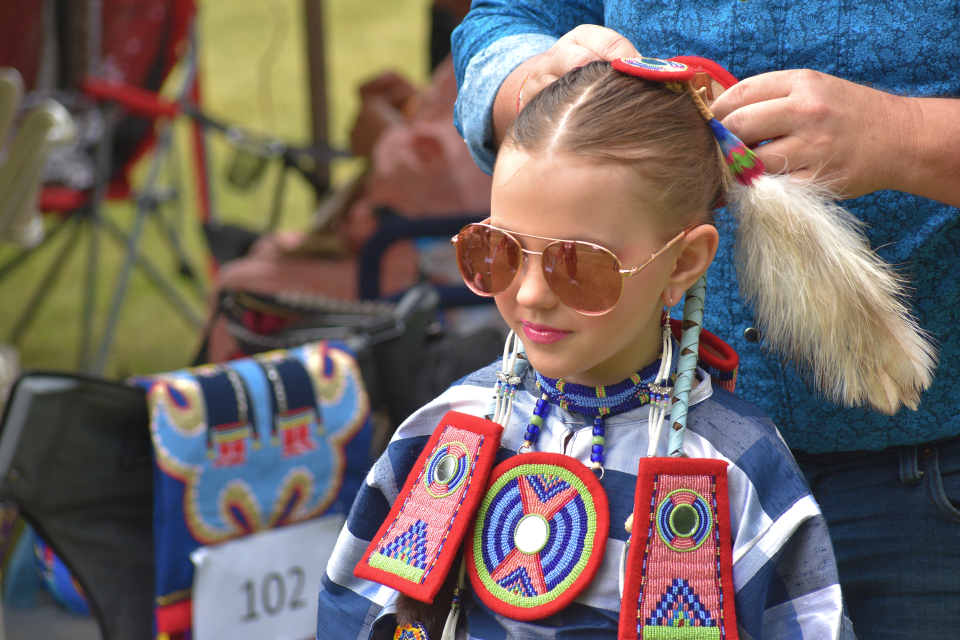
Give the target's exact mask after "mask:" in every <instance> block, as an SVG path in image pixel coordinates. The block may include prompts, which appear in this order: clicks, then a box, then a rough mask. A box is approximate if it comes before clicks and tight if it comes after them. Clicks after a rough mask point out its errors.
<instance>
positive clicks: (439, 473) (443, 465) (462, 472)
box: [423, 442, 470, 498]
mask: <svg viewBox="0 0 960 640" xmlns="http://www.w3.org/2000/svg"><path fill="white" fill-rule="evenodd" d="M426 466H427V472H426V473H425V474H423V484H424V485H426V487H427V491H428V492H429V493H430V495H431V496H433V497H434V498H444V497H446V496H448V495H450V494H451V493H453V492H454V491H456V490H457V489H459V488H460V485H461V484H463V481H464V479H465V478H466V477H467V472H468V471H469V470H470V452H469V451H467V448H466V447H465V446H464V445H462V444H460V443H459V442H449V443H447V444H446V445H445V446H443V447H441V448H440V449H438V450H437V451H436V452H435V453H434V454H433V455H432V456H430V459H429V460H428V461H427V465H426Z"/></svg>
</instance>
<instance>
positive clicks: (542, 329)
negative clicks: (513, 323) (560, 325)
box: [520, 321, 571, 344]
mask: <svg viewBox="0 0 960 640" xmlns="http://www.w3.org/2000/svg"><path fill="white" fill-rule="evenodd" d="M520 324H522V325H523V333H524V334H525V335H526V336H527V337H528V338H530V339H531V340H533V341H534V342H536V343H537V344H553V343H554V342H557V341H558V340H563V339H564V338H566V337H567V336H568V335H570V333H571V332H570V331H563V330H561V329H554V328H553V327H548V326H546V325H542V324H534V323H532V322H523V321H521V323H520Z"/></svg>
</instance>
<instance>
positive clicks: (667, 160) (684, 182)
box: [503, 62, 727, 233]
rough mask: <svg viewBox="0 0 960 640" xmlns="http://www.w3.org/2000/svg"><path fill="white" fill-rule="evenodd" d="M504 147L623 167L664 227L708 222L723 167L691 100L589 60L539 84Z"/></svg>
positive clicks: (721, 188)
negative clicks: (635, 174)
mask: <svg viewBox="0 0 960 640" xmlns="http://www.w3.org/2000/svg"><path fill="white" fill-rule="evenodd" d="M503 144H504V145H505V146H507V147H511V148H515V149H518V150H522V151H524V152H526V153H528V154H531V155H545V154H548V153H557V152H559V153H566V154H570V155H572V156H574V157H576V158H579V159H582V160H584V161H587V162H592V163H598V164H604V163H612V164H618V165H627V166H630V167H632V168H634V169H636V171H637V172H638V174H639V175H640V177H641V178H642V179H643V180H644V183H645V184H644V185H643V186H644V187H651V186H652V187H653V188H652V189H649V188H647V189H645V190H644V193H643V195H644V198H646V199H648V201H651V204H653V205H654V206H655V208H656V209H658V210H659V211H661V212H662V215H663V219H662V220H661V222H662V223H663V224H664V225H665V226H666V227H667V229H665V231H666V232H667V233H669V232H674V233H675V232H678V231H679V230H680V229H684V228H689V227H691V226H695V225H696V224H702V223H704V222H712V221H713V209H714V207H715V206H716V204H717V203H718V202H720V201H721V200H722V198H723V194H724V191H725V185H726V183H727V169H726V167H725V166H724V164H723V159H722V157H721V156H720V152H719V149H718V147H717V142H716V139H715V138H714V137H713V134H712V132H711V131H710V127H709V125H708V124H707V123H706V121H705V120H704V119H703V116H702V115H701V114H700V111H699V110H698V109H697V106H696V105H695V104H694V102H693V100H692V99H691V97H690V96H689V95H688V94H686V93H685V92H681V93H677V92H674V91H671V90H670V89H667V88H666V87H665V86H664V85H663V84H662V83H657V82H648V81H646V80H642V79H640V78H635V77H632V76H628V75H625V74H623V73H620V72H619V71H616V70H615V69H613V67H611V66H610V63H608V62H592V63H590V64H588V65H586V66H585V67H581V68H578V69H574V70H572V71H570V72H569V73H567V74H566V75H564V76H563V77H562V78H560V79H559V80H557V81H556V82H553V83H552V84H550V85H548V86H547V87H545V88H544V89H543V90H542V91H541V92H540V93H539V94H537V95H536V96H535V97H534V98H533V99H532V100H531V101H530V102H529V104H527V105H526V106H525V107H524V109H523V111H521V112H520V114H519V115H518V116H517V118H516V120H514V122H513V124H512V125H511V126H510V128H509V129H508V131H507V134H506V136H505V139H504V142H503Z"/></svg>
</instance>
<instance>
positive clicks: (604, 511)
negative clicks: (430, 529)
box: [464, 453, 610, 621]
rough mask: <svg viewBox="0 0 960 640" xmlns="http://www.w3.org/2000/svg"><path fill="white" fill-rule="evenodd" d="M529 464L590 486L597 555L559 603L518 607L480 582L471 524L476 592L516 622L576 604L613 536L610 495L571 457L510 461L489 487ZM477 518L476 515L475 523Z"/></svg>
mask: <svg viewBox="0 0 960 640" xmlns="http://www.w3.org/2000/svg"><path fill="white" fill-rule="evenodd" d="M525 464H551V465H555V466H558V467H563V468H564V469H566V470H568V471H570V472H571V473H573V474H574V475H576V476H577V477H578V478H579V479H580V480H581V482H583V484H584V485H586V487H587V491H589V492H590V495H591V496H592V497H593V501H594V505H595V506H596V510H597V530H596V533H595V535H594V552H593V553H592V554H591V555H590V558H589V559H588V560H587V566H586V567H584V568H583V572H582V573H581V574H580V576H579V577H578V578H577V579H576V580H574V581H573V584H571V585H570V586H569V587H567V589H566V590H565V591H564V592H563V593H561V594H560V595H559V596H558V597H557V599H556V600H554V601H552V602H549V603H547V604H542V605H540V606H537V607H518V606H516V605H512V604H507V603H505V602H501V601H500V600H497V598H496V597H495V596H494V595H493V594H492V593H490V592H489V591H487V588H486V585H484V584H483V581H482V580H481V579H480V575H479V574H478V573H477V566H476V563H475V561H474V557H473V552H472V550H473V544H474V532H475V531H476V526H475V522H473V523H471V526H470V535H469V536H468V537H467V552H466V553H465V554H464V555H465V556H466V558H467V572H468V573H469V574H470V583H471V584H472V585H473V592H474V593H475V594H477V595H478V596H479V597H480V599H481V600H483V603H484V604H485V605H487V606H488V607H490V609H492V610H493V611H495V612H497V613H499V614H501V615H504V616H507V617H508V618H510V619H512V620H524V621H527V620H540V619H541V618H546V617H547V616H552V615H553V614H555V613H557V612H559V611H560V610H561V609H563V608H564V607H566V606H567V605H569V604H570V603H571V602H573V601H574V600H575V599H576V597H577V596H578V595H580V593H581V592H582V591H583V590H584V589H586V588H587V587H588V586H590V583H591V582H593V578H594V576H595V575H596V573H597V570H598V569H599V568H600V564H601V563H602V562H603V554H604V553H605V552H606V550H607V536H608V535H609V533H610V506H609V503H608V502H607V493H606V491H604V490H603V486H602V485H601V484H600V481H599V480H597V477H596V476H595V475H594V474H593V471H591V470H590V469H589V468H588V467H587V466H586V465H584V464H583V463H582V462H580V461H579V460H577V459H576V458H571V457H570V456H565V455H562V454H559V453H524V454H520V455H517V456H514V457H512V458H510V459H509V460H506V461H505V462H502V463H500V464H499V465H497V468H496V469H494V470H493V473H491V474H490V481H489V482H488V483H487V484H488V490H489V487H492V486H493V484H494V483H495V482H496V481H497V479H498V478H499V477H500V476H502V475H503V474H504V473H506V472H507V471H510V470H511V469H513V468H515V467H518V466H520V465H525ZM475 520H476V515H474V521H475Z"/></svg>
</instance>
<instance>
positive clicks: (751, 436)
mask: <svg viewBox="0 0 960 640" xmlns="http://www.w3.org/2000/svg"><path fill="white" fill-rule="evenodd" d="M498 369H499V366H495V365H491V366H490V367H487V368H485V369H482V370H480V371H478V372H476V373H474V374H471V375H470V376H467V377H466V378H464V379H463V380H461V381H459V382H458V383H456V384H455V385H454V386H453V387H451V388H450V389H449V390H447V391H446V392H445V393H444V394H443V395H441V396H440V397H439V398H437V399H436V400H434V401H433V402H431V403H430V404H428V405H427V406H425V407H423V408H422V409H420V410H419V411H418V412H417V413H415V414H414V415H412V416H411V417H410V418H409V419H408V420H407V421H406V422H404V423H403V425H401V427H400V429H399V430H398V431H397V433H396V435H395V436H394V438H393V440H392V441H391V443H390V445H389V446H388V448H387V451H386V453H384V454H383V456H381V458H380V459H379V460H378V461H377V463H376V464H375V465H374V467H373V469H371V471H370V473H369V474H368V475H367V481H366V484H365V485H364V486H363V487H362V488H361V490H360V493H359V494H358V496H357V499H356V502H355V503H354V505H353V509H352V510H351V512H350V516H349V518H348V519H347V524H346V526H345V527H344V528H343V531H342V532H341V534H340V538H339V540H338V541H337V545H336V548H335V550H334V552H333V555H332V557H331V559H330V563H329V565H328V566H327V572H326V574H325V575H324V578H323V582H322V586H321V589H320V605H319V611H318V615H317V638H318V640H330V639H345V638H351V639H352V638H363V639H366V638H371V637H377V638H379V637H388V638H392V637H393V635H392V634H393V631H394V624H395V623H394V622H393V616H392V615H391V614H392V613H393V611H394V604H393V603H394V599H395V596H396V592H395V591H394V590H393V589H390V588H388V587H384V586H381V585H379V584H376V583H373V582H368V581H366V580H361V579H358V578H355V577H354V575H353V569H354V567H355V566H356V565H357V563H358V562H359V561H360V558H361V557H362V555H363V553H364V551H365V550H366V548H367V545H368V544H370V541H371V540H372V539H373V537H374V536H375V535H376V533H377V531H378V529H379V527H380V525H381V524H382V523H383V521H384V520H385V519H386V517H387V514H388V513H389V511H390V508H391V505H392V504H393V502H394V500H396V498H397V495H398V494H399V492H400V489H401V488H402V487H403V483H404V482H405V480H406V477H407V475H408V474H409V473H410V471H411V469H412V468H413V465H414V464H415V462H416V460H417V457H418V456H419V455H420V453H421V451H422V450H423V447H424V446H425V445H426V442H427V440H428V439H429V437H430V435H431V434H432V433H433V430H434V428H435V427H436V426H437V424H438V423H439V422H440V419H441V418H442V417H443V415H444V414H445V413H446V412H447V411H450V410H454V411H460V412H463V413H468V414H472V415H481V414H482V413H483V411H484V409H485V407H486V406H487V403H488V402H489V400H490V398H491V395H492V390H493V387H494V384H495V382H496V378H495V372H496V371H497V370H498ZM699 373H700V378H701V382H700V383H699V384H698V385H697V387H696V388H695V389H694V390H693V391H692V392H691V396H690V400H691V409H690V414H689V423H688V429H687V436H686V442H685V445H684V451H685V452H686V453H687V454H688V455H689V456H690V457H698V458H715V459H721V460H725V461H726V462H727V463H728V465H729V466H728V473H729V476H728V478H729V488H730V520H731V527H732V534H733V535H732V541H733V581H734V589H735V592H736V598H735V599H736V609H737V623H738V624H739V632H740V638H741V639H742V640H760V639H761V638H763V640H769V639H775V638H782V639H787V638H789V639H797V640H800V639H804V640H830V639H833V638H844V639H850V638H853V637H854V636H853V632H852V630H851V628H850V623H849V621H848V620H847V618H846V616H845V615H844V613H843V599H842V597H841V593H840V586H839V584H838V580H837V568H836V561H835V559H834V556H833V547H832V546H831V544H830V539H829V537H828V535H827V529H826V524H825V523H824V520H823V517H822V516H821V514H820V509H819V507H818V506H817V503H816V502H815V501H814V499H813V497H812V496H811V495H810V490H809V489H808V487H807V485H806V483H805V482H804V480H803V476H802V475H801V473H800V471H799V469H798V468H797V465H796V463H795V462H794V461H793V458H792V456H791V455H790V452H789V451H788V449H787V447H786V445H785V444H784V443H783V441H782V440H781V439H780V436H779V434H778V433H777V430H776V428H775V427H774V426H773V423H771V422H770V420H769V419H768V418H767V417H766V416H765V415H764V414H763V412H762V411H761V410H760V409H758V408H757V407H756V406H754V405H752V404H750V403H748V402H745V401H744V400H741V399H740V398H738V397H736V396H734V395H732V394H730V393H727V392H726V391H724V390H722V389H719V388H713V387H712V385H711V382H710V378H709V377H707V376H706V375H705V374H704V372H703V371H700V372H699ZM538 397H539V393H538V392H537V390H536V387H535V382H534V376H533V372H532V371H528V372H527V374H526V375H525V376H524V382H523V388H522V389H520V390H518V392H517V397H516V402H515V405H514V410H513V416H512V418H511V420H510V423H509V425H507V427H506V429H505V430H504V433H503V438H502V441H501V448H500V451H499V454H498V456H497V462H498V463H499V462H502V461H503V460H506V459H507V458H510V457H512V456H514V455H517V454H516V451H517V449H518V448H519V447H520V445H521V444H522V443H523V434H524V433H525V431H526V424H527V418H529V416H530V415H531V414H532V413H533V408H534V403H535V402H536V399H537V398H538ZM647 415H648V409H647V407H645V406H644V407H640V408H638V409H633V410H631V411H628V412H626V413H623V414H620V415H616V416H611V417H607V418H606V419H605V421H604V422H605V427H606V436H605V439H606V443H605V450H604V460H605V473H604V476H603V479H602V480H601V485H602V486H603V488H604V490H605V491H606V494H607V498H608V500H609V504H610V536H609V539H608V540H607V548H606V553H605V555H604V560H603V564H602V565H601V567H600V570H599V571H598V572H597V575H596V577H595V578H594V580H593V583H592V584H591V585H590V586H589V587H588V588H587V589H586V590H584V592H583V593H581V594H580V596H579V597H578V598H577V599H576V601H575V602H574V604H572V605H571V606H569V607H567V608H566V609H564V610H563V611H562V612H561V613H559V614H557V615H554V616H551V617H549V618H546V619H544V620H539V621H535V622H518V621H515V620H511V619H509V618H506V617H504V616H502V615H499V614H496V613H494V612H493V611H491V610H490V609H489V608H487V607H486V606H484V604H483V603H482V602H480V601H479V599H477V598H473V597H471V596H470V595H469V593H468V595H467V596H466V597H465V599H464V611H465V612H466V624H463V622H462V618H461V626H462V627H464V628H465V629H466V632H465V633H464V632H463V631H461V633H460V635H459V636H458V637H463V638H478V639H480V638H482V639H484V640H500V639H505V638H524V639H526V638H557V639H562V638H615V637H616V635H617V624H618V617H619V611H620V594H619V561H620V556H621V551H622V550H623V547H624V545H625V544H626V541H627V538H628V534H627V532H626V530H625V529H624V526H623V523H624V522H625V521H626V520H627V518H628V517H629V516H630V514H631V512H632V510H633V496H634V490H635V488H636V482H637V476H636V472H637V467H638V461H639V459H640V457H641V456H643V455H645V453H646V451H647V443H648V436H647ZM592 426H593V425H592V416H582V415H580V414H571V413H568V412H566V411H563V410H562V409H560V408H559V407H556V406H551V409H550V412H549V415H547V416H546V418H545V420H544V424H543V426H542V427H541V429H540V437H539V439H538V441H537V444H536V447H535V450H537V451H549V452H554V453H562V454H565V455H568V456H572V457H574V458H576V459H578V460H580V461H582V462H583V463H584V464H587V465H589V461H590V453H591V446H592V444H593V433H592ZM666 449H667V434H666V432H664V433H663V437H662V438H661V441H660V442H659V444H658V455H666ZM468 592H469V590H468ZM434 640H436V639H434Z"/></svg>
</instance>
